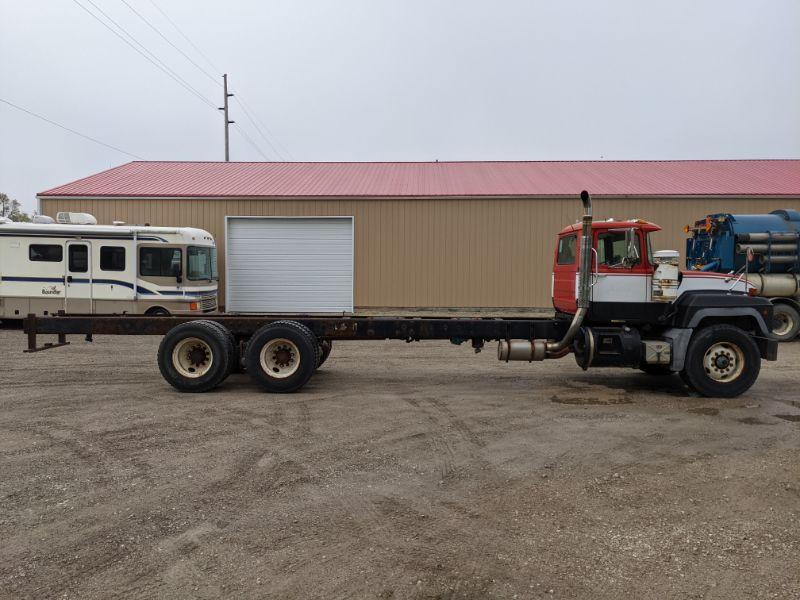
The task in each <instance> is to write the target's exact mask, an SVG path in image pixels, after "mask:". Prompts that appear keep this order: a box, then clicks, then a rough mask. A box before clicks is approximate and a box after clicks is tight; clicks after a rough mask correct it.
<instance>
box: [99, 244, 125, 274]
mask: <svg viewBox="0 0 800 600" xmlns="http://www.w3.org/2000/svg"><path fill="white" fill-rule="evenodd" d="M100 270H101V271H124V270H125V248H123V247H122V246H101V247H100Z"/></svg>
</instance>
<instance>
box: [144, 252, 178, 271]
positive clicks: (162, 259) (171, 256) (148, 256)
mask: <svg viewBox="0 0 800 600" xmlns="http://www.w3.org/2000/svg"><path fill="white" fill-rule="evenodd" d="M181 260H182V254H181V249H180V248H140V249H139V275H142V276H143V277H174V274H173V270H172V265H180V264H181Z"/></svg>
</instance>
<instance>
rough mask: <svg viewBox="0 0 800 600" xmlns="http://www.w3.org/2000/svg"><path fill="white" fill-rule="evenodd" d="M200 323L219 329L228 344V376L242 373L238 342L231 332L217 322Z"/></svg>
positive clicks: (205, 321) (204, 321)
mask: <svg viewBox="0 0 800 600" xmlns="http://www.w3.org/2000/svg"><path fill="white" fill-rule="evenodd" d="M202 322H203V323H209V324H211V325H212V326H214V327H216V328H217V329H219V330H220V331H221V332H222V334H223V335H224V336H225V338H226V339H227V340H228V343H229V344H230V356H231V360H230V365H228V375H230V374H231V373H240V372H241V371H242V367H241V364H242V359H241V356H239V342H237V341H236V337H235V336H234V335H233V333H232V332H231V330H230V329H228V328H227V327H225V325H223V324H222V323H220V322H219V321H211V320H205V319H204V320H203V321H202Z"/></svg>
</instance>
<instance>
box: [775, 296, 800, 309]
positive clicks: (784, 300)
mask: <svg viewBox="0 0 800 600" xmlns="http://www.w3.org/2000/svg"><path fill="white" fill-rule="evenodd" d="M769 301H770V302H771V303H772V304H788V305H789V306H791V307H792V308H793V309H795V310H796V311H797V312H799V313H800V302H798V301H797V300H795V299H794V298H788V297H786V296H779V297H777V298H770V299H769Z"/></svg>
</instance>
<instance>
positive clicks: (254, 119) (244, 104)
mask: <svg viewBox="0 0 800 600" xmlns="http://www.w3.org/2000/svg"><path fill="white" fill-rule="evenodd" d="M121 1H122V2H124V3H125V4H128V3H127V1H126V0H121ZM150 4H152V5H153V6H154V7H155V9H156V10H157V11H158V12H160V13H161V15H162V16H163V17H164V18H165V19H166V20H167V21H168V22H169V23H170V25H172V27H173V28H174V29H175V31H177V32H178V33H179V34H180V35H181V37H183V39H184V40H186V41H187V42H188V43H189V45H190V46H191V47H192V48H194V49H195V51H196V52H197V54H199V55H200V56H201V57H202V58H203V59H204V60H205V61H206V62H207V63H208V65H209V66H210V67H211V68H212V69H213V70H214V71H217V72H219V71H220V69H219V68H217V66H216V65H215V64H214V62H213V61H212V60H211V59H210V58H209V57H208V56H207V55H206V54H205V52H203V51H202V50H201V49H200V47H199V46H198V45H197V44H195V43H194V42H193V41H192V40H191V38H190V37H189V36H188V35H186V33H185V32H184V31H183V30H182V29H181V28H180V27H179V26H178V24H177V23H176V22H175V21H174V20H173V19H172V18H170V16H169V15H168V14H167V13H166V12H164V10H163V9H162V8H161V7H160V6H159V5H158V4H156V2H155V0H150ZM171 45H173V44H171ZM181 54H183V52H181ZM184 56H185V55H184ZM192 63H193V64H195V63H194V61H192ZM195 66H197V65H196V64H195ZM198 68H199V67H198ZM204 72H205V71H204ZM236 100H237V101H238V102H239V105H240V106H241V107H242V111H243V112H244V113H245V116H246V117H247V118H248V119H249V120H250V122H252V123H253V126H254V127H255V128H256V130H257V131H258V133H259V135H260V136H261V137H262V138H263V139H264V141H265V142H267V144H269V146H270V148H272V150H273V152H275V154H276V156H278V157H279V158H280V159H281V160H286V158H285V156H283V154H285V155H288V156H289V158H292V159H293V157H292V154H291V152H289V151H288V150H287V149H286V148H285V147H284V146H283V145H282V144H281V143H280V142H279V141H278V139H277V138H275V134H273V133H272V132H271V131H270V130H269V127H267V126H266V124H264V121H262V120H261V119H259V118H258V117H257V116H255V111H254V110H252V109H249V110H250V112H248V108H249V106H248V104H247V102H245V100H244V97H242V95H241V93H240V92H238V91H237V92H236ZM257 122H258V123H261V127H259V125H258V124H257ZM262 127H263V129H264V130H265V131H266V132H267V134H269V136H272V137H273V138H275V143H274V144H273V143H272V141H271V140H270V139H269V137H268V136H267V135H266V134H265V133H264V131H262V129H261V128H262ZM276 145H277V147H276ZM278 148H280V150H282V151H283V154H281V151H280V150H279V149H278ZM261 154H262V155H263V153H261Z"/></svg>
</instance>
